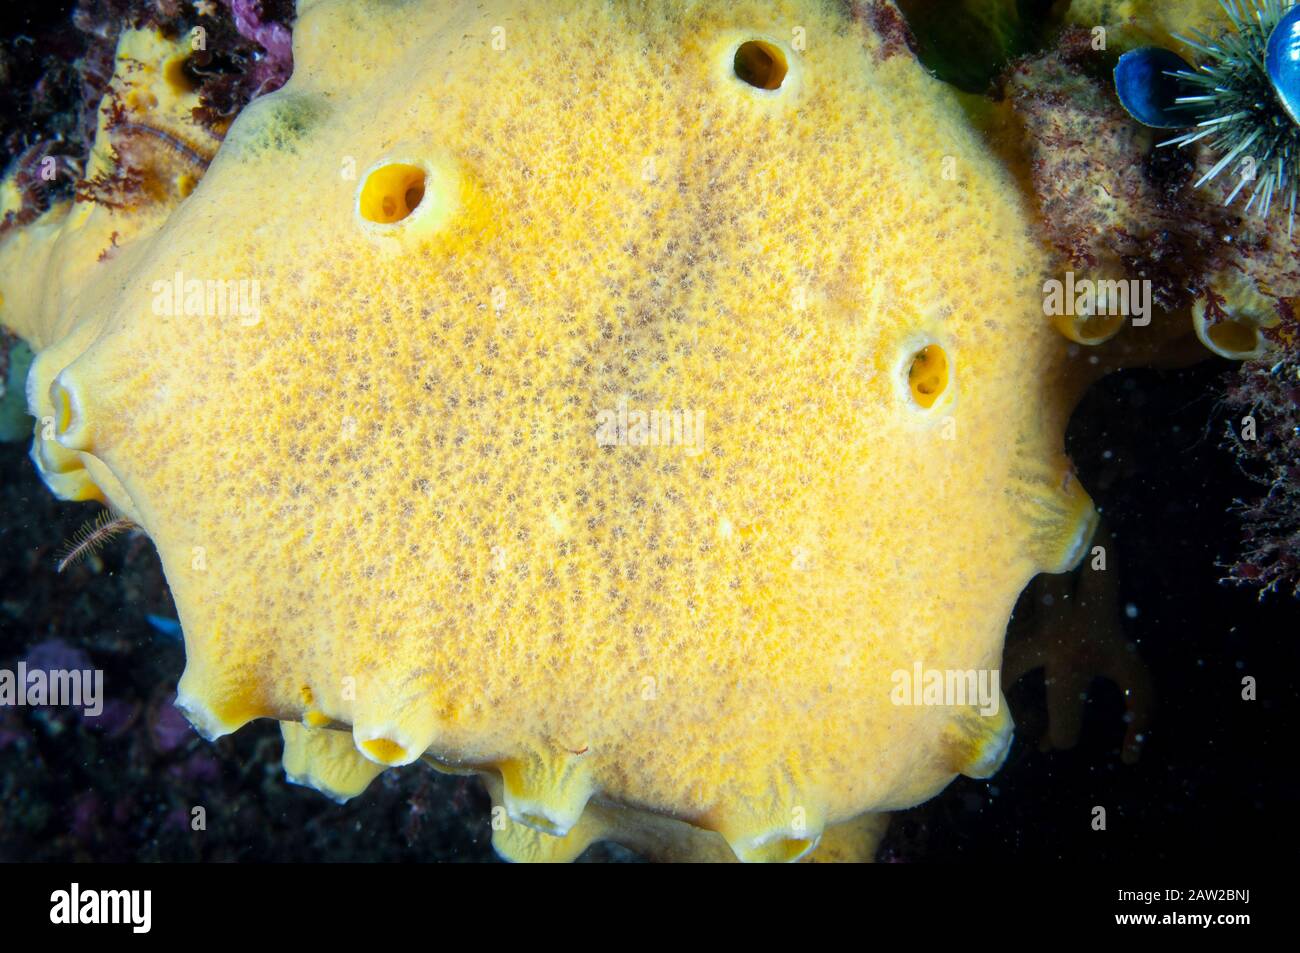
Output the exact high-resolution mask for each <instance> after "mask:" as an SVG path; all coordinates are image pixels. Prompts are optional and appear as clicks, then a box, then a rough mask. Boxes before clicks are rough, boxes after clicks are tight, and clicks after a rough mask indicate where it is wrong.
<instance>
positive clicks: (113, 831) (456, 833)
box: [0, 0, 1300, 864]
mask: <svg viewBox="0 0 1300 953" xmlns="http://www.w3.org/2000/svg"><path fill="white" fill-rule="evenodd" d="M954 3H955V7H954V9H955V10H956V13H954V16H956V17H958V19H959V17H960V12H961V11H960V9H958V8H961V7H962V4H959V3H956V0H954ZM138 6H140V3H139V2H128V0H120V2H117V3H113V2H93V3H92V2H82V3H80V4H78V3H73V2H70V0H61V2H31V3H23V2H17V0H15V2H12V3H10V4H8V6H7V7H6V9H5V11H4V12H3V13H2V14H0V164H7V163H8V162H9V161H11V160H12V159H13V158H14V157H15V156H16V155H17V154H18V153H19V152H20V151H21V150H22V148H23V147H24V145H25V144H28V143H30V142H33V141H35V140H36V138H37V137H38V136H40V135H47V134H48V132H49V130H50V129H51V128H60V129H62V130H64V132H65V134H66V135H72V134H73V131H74V130H75V128H76V122H75V121H74V120H73V119H72V118H70V116H71V113H72V112H74V111H75V110H76V109H77V108H78V107H77V105H76V99H77V95H76V94H77V89H76V85H75V80H76V77H75V74H74V73H71V72H69V71H70V70H71V69H72V65H71V64H72V63H73V62H74V60H75V59H76V58H77V57H78V56H79V55H81V53H82V52H83V51H84V49H85V47H86V40H85V38H84V37H82V36H79V34H78V32H77V30H74V29H73V28H72V17H73V14H74V10H79V11H80V15H81V16H82V17H83V21H84V22H85V23H92V24H93V22H94V17H96V16H98V17H100V18H104V19H107V18H111V17H113V16H124V15H126V12H127V11H128V10H129V9H130V8H134V7H138ZM162 6H164V7H165V6H166V4H165V3H164V4H162ZM1048 6H1050V5H1048V4H1041V3H1040V4H1034V3H1021V4H1019V5H1018V8H1017V9H1018V11H1019V13H1020V18H1019V19H1018V20H1017V21H1016V23H1017V26H1016V29H1015V32H1016V36H1015V37H1013V38H1012V40H1011V41H1010V42H1012V43H1014V44H1022V45H1026V44H1032V42H1033V34H1034V31H1035V27H1034V24H1035V22H1036V21H1035V20H1034V16H1035V15H1045V11H1046V8H1047V7H1048ZM904 7H905V8H908V7H911V8H915V9H914V10H910V11H909V13H914V14H915V16H916V18H917V22H922V21H924V20H925V17H927V16H930V17H934V16H935V12H934V11H935V5H934V4H924V3H913V4H904ZM917 22H914V27H916V26H917ZM970 36H975V34H974V33H973V32H972V33H971V34H970ZM962 37H963V34H962V33H961V28H960V23H959V27H958V28H956V32H955V34H950V35H947V36H946V38H945V37H944V36H940V37H939V38H938V39H936V40H934V41H933V42H932V43H931V44H930V46H929V47H928V50H927V52H928V55H929V56H930V57H931V59H932V61H933V62H932V65H933V66H934V68H936V69H937V70H940V71H941V72H942V71H943V70H944V69H947V71H948V74H949V78H950V80H951V81H953V82H954V83H956V84H957V85H962V86H964V87H972V86H973V87H975V88H978V87H979V86H980V84H981V83H982V82H984V81H986V79H987V75H988V72H989V71H990V70H991V69H993V68H995V67H996V65H997V63H998V62H999V60H1000V58H1001V57H1003V56H1004V51H999V50H998V49H994V48H992V47H991V46H990V45H988V44H981V42H979V41H978V40H970V41H969V42H966V43H965V45H964V46H963V45H962V42H961V41H962ZM11 344H12V341H11V339H5V340H3V341H0V349H5V350H7V349H8V348H9V347H10V346H11ZM4 360H5V361H6V362H7V357H6V358H5V359H4ZM1236 374H1237V368H1236V366H1235V365H1233V364H1231V363H1229V362H1227V361H1222V360H1220V359H1218V358H1213V359H1209V360H1206V361H1204V362H1203V363H1201V364H1198V365H1196V366H1194V367H1191V368H1188V369H1184V370H1177V371H1152V370H1144V371H1127V372H1123V373H1120V374H1117V375H1113V376H1111V377H1109V378H1107V379H1106V380H1104V381H1103V382H1101V383H1100V384H1099V385H1098V386H1096V387H1095V388H1094V389H1093V390H1092V391H1091V392H1090V393H1089V395H1088V396H1087V398H1086V399H1085V400H1084V401H1083V403H1082V404H1081V406H1080V407H1079V409H1078V411H1077V412H1076V414H1075V416H1074V419H1073V421H1072V423H1071V426H1070V431H1069V435H1068V440H1067V449H1068V451H1069V453H1070V455H1071V456H1072V458H1073V460H1074V462H1075V464H1076V466H1077V467H1078V470H1079V473H1080V477H1081V479H1082V482H1083V485H1084V486H1085V487H1087V488H1088V490H1089V491H1090V493H1091V494H1092V496H1093V498H1094V499H1095V501H1096V502H1097V504H1098V506H1099V508H1100V510H1101V511H1102V514H1103V517H1104V519H1105V520H1106V522H1107V525H1108V526H1109V528H1110V530H1111V532H1112V533H1113V535H1114V537H1115V542H1114V546H1113V549H1112V551H1111V553H1110V558H1111V561H1112V563H1111V569H1113V571H1114V572H1115V573H1116V578H1117V579H1118V582H1119V586H1120V604H1121V605H1122V606H1124V607H1125V612H1124V615H1123V619H1122V625H1123V635H1124V637H1125V638H1126V639H1127V640H1128V642H1129V643H1131V651H1135V652H1136V653H1137V654H1138V656H1139V657H1140V659H1141V661H1142V663H1143V664H1144V665H1145V667H1146V669H1147V671H1148V673H1149V676H1150V682H1151V686H1152V692H1151V696H1150V698H1149V699H1147V701H1149V702H1150V704H1151V705H1152V711H1153V715H1152V724H1151V727H1150V730H1149V731H1148V732H1147V733H1146V735H1145V738H1144V743H1143V745H1142V750H1141V755H1140V758H1139V759H1138V761H1137V763H1136V764H1125V763H1123V762H1122V760H1121V746H1122V745H1121V743H1122V741H1123V738H1124V733H1125V727H1126V726H1125V720H1124V719H1125V698H1124V696H1123V694H1122V693H1121V690H1120V689H1119V688H1118V687H1116V686H1115V685H1113V684H1111V683H1109V682H1106V681H1104V680H1101V679H1098V680H1096V681H1094V682H1093V684H1092V685H1091V686H1090V689H1089V691H1088V694H1087V696H1086V699H1080V700H1079V703H1080V704H1081V705H1083V708H1084V719H1083V730H1082V734H1081V738H1080V741H1079V743H1078V745H1077V746H1076V747H1074V748H1073V749H1070V750H1066V751H1052V752H1044V751H1040V739H1041V738H1042V737H1043V735H1044V733H1045V730H1046V719H1047V709H1046V704H1045V686H1044V675H1043V672H1042V671H1037V672H1033V673H1030V674H1028V675H1026V676H1025V677H1024V678H1023V679H1021V680H1020V681H1019V682H1018V683H1017V684H1015V685H1013V686H1005V685H1004V691H1005V692H1006V694H1007V696H1008V698H1009V700H1010V703H1011V706H1012V712H1013V715H1014V717H1015V720H1016V723H1017V735H1016V741H1015V744H1014V747H1013V749H1012V751H1011V754H1010V756H1009V758H1008V760H1007V763H1006V765H1005V766H1004V767H1003V768H1002V770H1001V771H1000V772H999V773H998V774H997V775H996V776H995V777H993V778H992V779H990V780H988V781H971V780H967V779H964V778H963V779H958V780H957V781H956V782H954V783H953V784H952V785H951V786H950V787H949V788H948V789H946V790H945V791H944V792H943V793H942V794H941V795H939V796H938V797H936V798H934V799H933V800H931V801H929V802H927V803H926V804H923V805H921V806H919V807H917V808H914V809H912V810H909V811H905V812H901V813H899V814H897V815H895V817H894V820H893V823H892V825H891V828H890V831H889V834H888V835H887V837H886V839H885V841H884V843H883V844H882V846H881V848H880V852H879V855H878V859H880V860H883V861H891V862H959V863H960V862H972V863H988V862H1023V861H1030V862H1032V861H1071V862H1080V861H1083V862H1087V861H1098V862H1107V863H1125V864H1128V863H1141V862H1148V861H1172V862H1177V861H1199V862H1205V861H1215V860H1222V861H1224V862H1240V861H1241V860H1243V859H1251V858H1254V857H1263V856H1270V855H1271V856H1277V857H1282V858H1285V857H1288V856H1289V855H1291V853H1292V852H1294V850H1295V848H1296V840H1297V839H1296V817H1295V807H1296V805H1297V797H1296V787H1295V782H1294V777H1295V775H1296V772H1295V769H1294V764H1295V761H1296V758H1297V755H1296V749H1297V743H1296V728H1297V725H1298V724H1300V720H1298V719H1297V714H1298V712H1297V708H1298V703H1297V698H1298V696H1300V691H1298V690H1300V684H1298V681H1300V679H1298V677H1297V671H1298V670H1300V647H1298V646H1300V603H1298V602H1297V600H1296V599H1294V598H1293V597H1292V596H1291V594H1290V592H1289V590H1288V589H1286V588H1284V589H1283V590H1282V591H1280V592H1275V593H1272V594H1270V595H1268V596H1267V597H1266V598H1264V599H1261V598H1260V597H1259V594H1258V592H1257V591H1256V590H1255V589H1253V588H1250V587H1244V586H1236V585H1229V584H1224V583H1222V582H1221V579H1223V577H1225V576H1226V575H1227V574H1228V571H1227V567H1229V566H1231V565H1232V564H1233V563H1234V562H1235V561H1236V560H1237V559H1238V558H1239V554H1240V547H1241V536H1242V525H1241V518H1240V516H1239V515H1238V514H1237V513H1236V512H1234V504H1235V502H1236V501H1238V500H1241V499H1253V498H1255V497H1257V496H1259V494H1260V493H1261V487H1260V485H1259V483H1257V482H1256V481H1254V480H1252V479H1251V478H1250V477H1249V476H1248V475H1247V473H1246V471H1245V470H1244V469H1243V467H1242V465H1241V463H1240V461H1239V459H1238V456H1237V455H1236V454H1235V453H1234V452H1233V450H1232V449H1231V447H1230V446H1229V441H1228V440H1227V438H1226V434H1227V433H1228V429H1229V427H1232V426H1238V425H1239V423H1240V421H1239V419H1237V418H1239V412H1238V410H1237V409H1236V405H1234V404H1231V403H1229V402H1226V401H1225V400H1223V398H1222V395H1223V394H1224V392H1225V390H1226V389H1227V387H1228V384H1229V382H1230V381H1231V379H1232V377H1233V376H1234V375H1236ZM2 377H3V374H0V378H2ZM27 450H28V442H27V441H17V442H6V443H0V668H3V669H10V670H12V669H14V668H15V667H16V665H17V663H18V662H19V661H20V660H25V659H35V660H41V661H43V663H44V664H47V665H49V666H50V667H62V668H80V667H91V666H93V667H95V668H101V669H103V670H104V672H105V687H106V695H107V699H106V703H105V710H104V713H103V714H102V715H101V716H100V717H99V718H96V719H90V718H85V717H83V716H82V715H81V714H80V712H79V711H77V710H71V709H67V708H53V707H49V708H0V861H68V860H77V861H160V860H161V861H197V860H202V861H324V860H334V861H355V860H401V861H435V860H436V861H488V860H494V859H495V855H494V853H493V851H492V848H491V844H490V828H489V824H488V808H489V804H488V800H487V797H486V794H485V793H484V791H483V789H482V787H481V785H480V784H479V782H477V781H476V780H470V779H463V778H452V777H445V776H442V775H438V774H436V773H435V772H433V771H431V770H429V769H427V768H424V767H421V766H418V765H417V766H412V767H407V768H404V769H400V770H394V771H389V772H386V773H385V774H384V775H383V776H381V777H380V778H379V779H378V780H377V781H375V782H374V783H373V784H372V785H371V787H370V789H369V790H368V791H367V792H366V793H365V794H364V795H362V796H361V797H359V798H357V799H355V800H354V801H352V802H350V803H349V804H347V805H344V806H339V805H336V804H334V803H333V802H331V801H329V800H327V799H325V798H324V797H322V796H321V795H319V794H317V793H316V792H314V791H311V790H307V789H305V788H299V787H295V786H293V785H290V784H288V783H287V782H286V781H285V780H284V776H283V771H282V770H281V768H280V748H281V742H280V733H279V729H278V727H277V726H276V725H275V723H274V722H255V723H253V724H252V725H249V726H247V727H246V728H244V729H242V730H241V731H239V732H238V733H237V734H236V735H234V736H233V737H227V738H224V739H221V740H220V741H218V742H217V743H215V744H210V743H208V742H205V741H203V740H202V739H200V738H199V737H198V736H197V735H196V734H195V733H194V732H193V731H192V729H190V727H189V726H188V724H187V723H186V722H185V721H184V719H183V718H182V717H181V716H180V715H179V713H178V712H177V711H176V710H175V708H174V707H172V704H171V701H172V698H173V695H174V692H175V686H176V681H177V679H178V677H179V675H180V673H181V670H182V668H183V665H184V653H183V649H182V646H181V644H180V641H179V639H178V638H177V637H176V636H175V635H174V634H173V633H171V632H169V631H167V627H166V626H165V625H160V624H156V623H154V622H151V621H150V620H149V618H148V617H149V616H150V615H152V616H155V617H157V618H158V619H174V618H175V610H174V607H173V606H172V604H171V599H170V596H169V594H168V591H167V586H166V583H165V581H164V579H163V576H162V573H161V570H160V567H159V563H158V558H157V555H156V554H155V552H154V550H153V547H152V545H151V544H150V543H149V542H148V541H147V540H146V539H145V538H143V537H142V536H138V535H137V536H126V537H120V538H118V539H117V540H115V541H114V542H112V543H111V544H110V545H108V546H107V547H106V548H104V549H103V550H102V551H101V552H99V553H98V554H97V555H95V556H92V557H91V558H90V559H87V560H85V561H83V562H81V563H79V564H77V565H75V566H73V567H71V568H69V569H68V570H67V571H65V572H63V573H59V572H56V569H55V566H56V563H57V561H58V556H59V553H60V551H61V549H62V547H63V546H64V544H65V542H66V541H67V540H68V539H69V538H71V537H72V536H74V534H75V533H76V532H77V530H78V529H79V528H80V527H81V526H82V525H83V524H84V523H85V522H86V521H88V520H90V519H92V518H93V517H94V516H95V515H96V512H97V511H98V509H99V508H98V506H96V505H94V504H69V503H61V502H59V501H57V500H55V499H54V498H53V497H52V496H51V495H50V493H49V492H48V491H47V490H46V489H45V487H44V486H43V485H42V484H41V482H40V480H39V479H38V478H37V476H36V473H35V471H34V469H33V467H32V465H31V463H30V462H29V460H28V459H27V456H26V454H27ZM1034 598H1035V592H1034V590H1033V589H1032V588H1031V590H1029V591H1028V592H1027V593H1026V595H1025V596H1023V597H1022V600H1021V604H1020V606H1019V607H1018V608H1017V617H1018V618H1021V619H1023V618H1024V617H1025V616H1026V615H1027V614H1028V611H1029V610H1030V609H1031V606H1030V605H1029V604H1028V603H1029V601H1030V600H1033V599H1034ZM1016 628H1017V624H1016V622H1015V621H1014V620H1013V625H1012V629H1013V636H1014V633H1015V631H1016ZM1245 676H1253V677H1254V678H1255V679H1256V680H1257V684H1258V698H1257V700H1254V701H1246V700H1243V699H1242V687H1241V683H1242V678H1243V677H1245ZM194 805H203V806H204V807H205V808H206V810H207V829H206V830H204V831H193V830H191V829H190V823H189V819H190V810H191V808H192V806H194ZM1094 806H1103V807H1105V808H1106V810H1107V829H1106V830H1105V831H1096V830H1093V828H1092V817H1093V815H1092V810H1093V808H1094ZM585 859H588V860H631V859H635V858H634V857H633V856H632V855H631V854H630V853H629V852H627V851H624V850H622V849H621V848H617V847H611V846H605V845H598V846H596V847H594V848H592V850H591V851H589V852H588V854H587V855H586V858H585Z"/></svg>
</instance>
